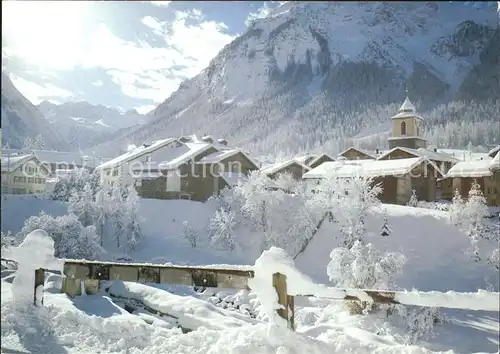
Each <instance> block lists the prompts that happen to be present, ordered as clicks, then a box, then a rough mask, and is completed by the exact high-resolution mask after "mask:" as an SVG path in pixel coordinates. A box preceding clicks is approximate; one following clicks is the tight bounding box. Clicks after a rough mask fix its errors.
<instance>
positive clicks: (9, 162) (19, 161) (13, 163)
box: [2, 154, 34, 172]
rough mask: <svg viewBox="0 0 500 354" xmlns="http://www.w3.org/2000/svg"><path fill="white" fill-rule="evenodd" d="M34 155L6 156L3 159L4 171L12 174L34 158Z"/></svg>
mask: <svg viewBox="0 0 500 354" xmlns="http://www.w3.org/2000/svg"><path fill="white" fill-rule="evenodd" d="M33 157H34V156H33V154H25V155H15V156H12V155H10V156H6V157H3V158H2V171H7V172H12V171H14V170H16V169H18V168H19V167H21V166H22V165H24V164H25V163H26V162H28V161H29V160H31V159H32V158H33Z"/></svg>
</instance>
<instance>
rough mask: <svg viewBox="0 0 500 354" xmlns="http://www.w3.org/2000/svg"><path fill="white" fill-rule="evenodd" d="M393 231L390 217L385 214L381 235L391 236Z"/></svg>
mask: <svg viewBox="0 0 500 354" xmlns="http://www.w3.org/2000/svg"><path fill="white" fill-rule="evenodd" d="M391 233H392V230H391V228H390V227H389V219H388V217H387V215H384V223H383V224H382V228H381V230H380V235H381V236H389V235H390V234H391Z"/></svg>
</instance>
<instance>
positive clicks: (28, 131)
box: [1, 72, 70, 151]
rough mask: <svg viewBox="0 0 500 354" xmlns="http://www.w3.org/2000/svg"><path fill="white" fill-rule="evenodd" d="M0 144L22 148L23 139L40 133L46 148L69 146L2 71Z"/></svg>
mask: <svg viewBox="0 0 500 354" xmlns="http://www.w3.org/2000/svg"><path fill="white" fill-rule="evenodd" d="M1 103H2V106H1V107H2V146H6V144H7V143H8V145H9V147H10V148H13V149H19V148H22V146H23V143H24V139H25V138H27V137H30V138H35V137H36V136H37V135H39V134H40V135H42V137H43V139H44V144H45V148H46V149H59V150H65V151H68V149H69V148H70V147H69V145H68V144H67V142H66V141H65V140H64V138H63V137H62V136H61V135H60V134H59V133H58V130H57V128H55V127H53V126H52V125H51V124H50V123H49V122H48V121H47V119H46V118H45V117H44V116H43V114H42V113H41V112H40V111H39V110H38V109H37V108H36V107H35V106H34V105H33V104H32V103H31V102H30V101H29V100H28V99H26V97H24V96H23V95H22V94H21V93H20V92H19V91H18V90H17V89H16V87H15V86H14V85H13V84H12V81H11V80H10V79H9V77H8V76H7V74H5V73H3V72H2V101H1Z"/></svg>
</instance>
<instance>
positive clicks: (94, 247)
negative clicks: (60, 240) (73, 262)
mask: <svg viewBox="0 0 500 354" xmlns="http://www.w3.org/2000/svg"><path fill="white" fill-rule="evenodd" d="M104 253H105V251H104V249H103V248H102V246H101V238H100V236H99V235H98V234H97V232H96V228H95V226H94V225H90V226H87V227H82V230H81V231H80V235H79V236H78V242H77V243H76V244H75V245H74V248H73V250H72V254H73V255H74V256H73V257H75V258H83V259H89V260H96V259H100V258H101V257H102V256H103V255H104Z"/></svg>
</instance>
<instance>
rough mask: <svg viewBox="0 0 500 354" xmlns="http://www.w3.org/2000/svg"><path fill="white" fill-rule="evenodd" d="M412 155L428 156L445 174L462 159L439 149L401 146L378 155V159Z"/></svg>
mask: <svg viewBox="0 0 500 354" xmlns="http://www.w3.org/2000/svg"><path fill="white" fill-rule="evenodd" d="M412 157H427V158H428V159H429V160H431V161H432V162H434V163H435V164H436V165H437V166H438V167H439V168H440V169H441V172H442V173H443V174H445V173H446V172H448V171H449V170H450V168H451V167H452V166H453V165H455V164H456V163H457V162H459V161H460V160H458V159H456V158H454V157H453V156H451V155H448V154H445V153H441V152H437V149H436V150H435V151H431V150H427V149H424V148H419V149H411V148H406V147H401V146H397V147H395V148H392V149H391V150H389V151H386V152H384V153H383V154H382V155H380V156H379V157H378V160H394V159H407V158H412Z"/></svg>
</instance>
